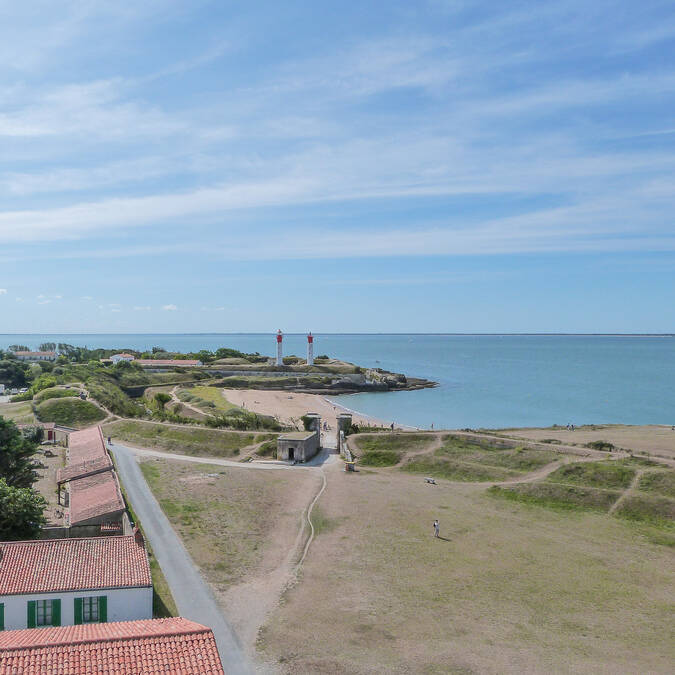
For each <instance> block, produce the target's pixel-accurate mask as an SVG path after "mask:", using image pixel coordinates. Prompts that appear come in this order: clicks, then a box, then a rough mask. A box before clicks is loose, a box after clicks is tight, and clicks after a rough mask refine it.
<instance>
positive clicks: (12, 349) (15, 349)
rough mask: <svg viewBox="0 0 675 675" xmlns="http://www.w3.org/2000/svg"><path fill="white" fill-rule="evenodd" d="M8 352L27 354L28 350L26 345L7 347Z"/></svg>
mask: <svg viewBox="0 0 675 675" xmlns="http://www.w3.org/2000/svg"><path fill="white" fill-rule="evenodd" d="M7 349H9V351H10V352H28V351H30V349H28V347H26V345H9V347H8V348H7Z"/></svg>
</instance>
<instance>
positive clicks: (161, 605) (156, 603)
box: [148, 552, 178, 619]
mask: <svg viewBox="0 0 675 675" xmlns="http://www.w3.org/2000/svg"><path fill="white" fill-rule="evenodd" d="M148 557H149V559H150V573H151V574H152V616H153V617H154V618H155V619H166V618H168V617H170V616H178V608H177V607H176V602H175V601H174V599H173V595H172V594H171V589H170V588H169V584H168V583H167V581H166V578H165V577H164V573H163V572H162V568H161V567H160V566H159V563H158V562H157V559H156V558H155V556H154V555H152V554H151V553H150V552H148Z"/></svg>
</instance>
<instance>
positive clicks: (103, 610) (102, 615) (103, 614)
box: [98, 595, 108, 623]
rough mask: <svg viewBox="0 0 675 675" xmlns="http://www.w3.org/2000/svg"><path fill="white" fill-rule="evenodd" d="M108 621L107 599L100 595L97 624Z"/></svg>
mask: <svg viewBox="0 0 675 675" xmlns="http://www.w3.org/2000/svg"><path fill="white" fill-rule="evenodd" d="M107 620H108V597H107V596H106V595H102V596H101V597H100V598H99V599H98V622H99V623H105V622H106V621H107Z"/></svg>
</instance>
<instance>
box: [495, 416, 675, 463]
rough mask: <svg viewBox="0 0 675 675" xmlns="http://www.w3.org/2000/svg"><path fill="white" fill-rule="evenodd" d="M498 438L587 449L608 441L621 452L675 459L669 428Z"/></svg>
mask: <svg viewBox="0 0 675 675" xmlns="http://www.w3.org/2000/svg"><path fill="white" fill-rule="evenodd" d="M498 433H499V435H502V436H510V437H512V438H528V439H533V440H542V439H555V440H556V441H558V442H560V443H566V444H571V445H585V444H586V443H590V442H591V441H609V442H610V443H613V444H614V445H616V446H617V447H619V448H625V449H626V450H633V451H636V452H647V453H649V454H650V455H656V456H659V457H666V458H669V459H675V431H673V429H672V428H671V427H670V426H661V425H654V424H653V425H644V426H628V425H624V424H594V425H587V426H583V427H577V428H576V429H575V430H574V431H568V430H567V429H565V428H561V429H503V430H500V431H499V432H498Z"/></svg>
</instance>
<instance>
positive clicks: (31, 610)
mask: <svg viewBox="0 0 675 675" xmlns="http://www.w3.org/2000/svg"><path fill="white" fill-rule="evenodd" d="M35 614H36V611H35V600H29V601H28V618H27V619H26V625H27V626H28V628H35Z"/></svg>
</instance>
